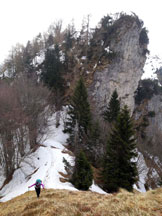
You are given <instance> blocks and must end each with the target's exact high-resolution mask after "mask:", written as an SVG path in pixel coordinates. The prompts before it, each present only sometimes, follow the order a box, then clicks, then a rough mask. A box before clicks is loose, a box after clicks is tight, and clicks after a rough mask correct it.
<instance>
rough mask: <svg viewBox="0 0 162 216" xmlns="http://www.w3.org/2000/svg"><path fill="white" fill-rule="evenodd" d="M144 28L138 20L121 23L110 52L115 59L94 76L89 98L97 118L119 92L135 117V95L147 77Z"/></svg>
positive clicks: (122, 100)
mask: <svg viewBox="0 0 162 216" xmlns="http://www.w3.org/2000/svg"><path fill="white" fill-rule="evenodd" d="M141 30H142V27H141V26H139V25H138V23H137V21H136V20H135V19H130V20H129V21H128V20H127V22H125V21H123V22H121V24H120V26H119V27H118V28H117V29H116V31H115V32H114V35H113V37H112V39H111V42H110V49H111V50H112V51H113V52H114V53H115V55H116V56H115V58H114V59H113V60H112V61H111V63H108V64H107V66H105V68H104V69H103V70H101V71H100V70H97V71H95V73H94V77H93V83H92V85H91V86H90V87H89V95H90V99H91V101H92V103H93V104H94V107H95V108H94V109H95V110H94V111H95V113H96V114H101V112H102V111H103V107H104V106H106V105H107V104H108V102H109V100H110V98H111V95H112V93H113V91H114V90H115V89H116V90H117V92H118V95H119V98H120V99H121V102H122V105H124V104H126V105H127V106H128V107H129V109H130V110H131V113H132V112H133V110H134V92H135V90H136V89H137V86H138V82H139V80H140V79H141V76H142V73H143V67H144V64H145V61H146V55H145V54H144V49H146V44H145V45H141V44H140V43H139V37H140V32H141Z"/></svg>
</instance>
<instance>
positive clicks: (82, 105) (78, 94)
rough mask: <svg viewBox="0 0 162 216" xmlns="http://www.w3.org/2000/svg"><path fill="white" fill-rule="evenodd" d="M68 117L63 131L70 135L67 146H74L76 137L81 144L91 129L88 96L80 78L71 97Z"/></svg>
mask: <svg viewBox="0 0 162 216" xmlns="http://www.w3.org/2000/svg"><path fill="white" fill-rule="evenodd" d="M68 116H69V117H68V118H67V121H66V123H65V130H64V131H65V132H67V133H69V135H70V137H69V139H68V142H69V144H70V145H71V146H72V145H75V141H76V137H78V138H77V142H79V143H82V142H83V139H84V138H85V137H86V136H87V135H88V132H89V129H90V127H91V112H90V105H89V102H88V94H87V90H86V87H85V85H84V82H83V79H82V78H80V80H79V81H78V83H77V85H76V88H75V90H74V94H73V96H72V97H71V101H70V105H69V111H68Z"/></svg>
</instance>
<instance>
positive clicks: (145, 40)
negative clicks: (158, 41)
mask: <svg viewBox="0 0 162 216" xmlns="http://www.w3.org/2000/svg"><path fill="white" fill-rule="evenodd" d="M139 43H140V44H148V43H149V38H148V30H147V29H146V28H142V31H141V33H140V37H139Z"/></svg>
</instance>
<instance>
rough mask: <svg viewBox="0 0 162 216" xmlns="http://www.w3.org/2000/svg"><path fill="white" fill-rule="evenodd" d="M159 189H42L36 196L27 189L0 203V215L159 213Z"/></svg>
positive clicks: (161, 212) (161, 200)
mask: <svg viewBox="0 0 162 216" xmlns="http://www.w3.org/2000/svg"><path fill="white" fill-rule="evenodd" d="M161 203H162V188H159V189H157V190H154V191H149V192H147V193H137V194H133V193H129V192H126V191H124V190H122V191H120V193H117V194H114V195H108V194H107V195H103V194H98V193H93V192H90V191H87V192H81V191H69V190H53V189H51V190H49V189H48V190H46V189H45V190H44V191H42V193H41V197H40V198H39V199H37V198H36V195H35V192H31V191H30V192H27V193H25V194H23V195H21V196H19V197H17V198H14V199H13V200H10V201H8V202H5V203H0V212H1V214H0V215H1V216H9V215H19V216H29V215H30V216H34V215H41V216H82V215H83V216H85V215H86V216H88V215H89V216H91V215H93V216H100V215H104V216H119V215H120V216H126V215H130V216H144V215H145V216H153V215H154V216H161V215H162V204H161Z"/></svg>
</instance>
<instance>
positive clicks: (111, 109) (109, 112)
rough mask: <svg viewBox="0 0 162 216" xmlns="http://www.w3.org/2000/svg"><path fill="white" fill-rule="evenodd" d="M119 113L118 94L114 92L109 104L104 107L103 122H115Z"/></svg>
mask: <svg viewBox="0 0 162 216" xmlns="http://www.w3.org/2000/svg"><path fill="white" fill-rule="evenodd" d="M119 112H120V101H119V99H118V93H117V91H116V90H115V91H114V92H113V94H112V96H111V99H110V102H109V104H108V106H107V107H106V110H105V112H104V113H103V117H104V120H105V121H108V122H110V123H111V122H113V121H114V120H116V118H117V116H118V114H119Z"/></svg>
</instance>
